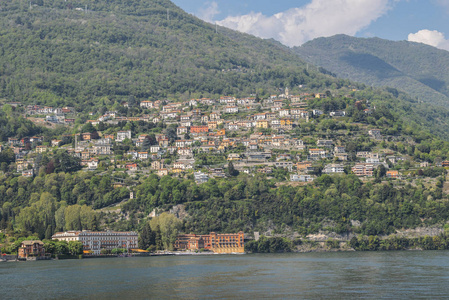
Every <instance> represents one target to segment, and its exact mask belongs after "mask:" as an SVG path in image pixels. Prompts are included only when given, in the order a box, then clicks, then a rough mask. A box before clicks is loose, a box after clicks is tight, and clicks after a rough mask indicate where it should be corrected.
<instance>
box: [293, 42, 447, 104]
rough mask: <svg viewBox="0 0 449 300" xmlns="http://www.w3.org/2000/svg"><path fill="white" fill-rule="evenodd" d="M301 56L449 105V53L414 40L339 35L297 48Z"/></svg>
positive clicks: (334, 70)
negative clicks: (398, 40)
mask: <svg viewBox="0 0 449 300" xmlns="http://www.w3.org/2000/svg"><path fill="white" fill-rule="evenodd" d="M293 50H294V51H295V52H296V53H297V54H298V55H299V57H300V58H302V59H304V60H305V61H307V62H309V63H312V64H315V65H318V66H321V67H323V68H325V69H327V70H329V71H330V72H332V73H335V74H336V75H337V76H339V77H342V78H348V79H351V80H354V81H358V82H362V83H365V84H369V85H374V86H389V87H393V88H397V89H400V90H403V91H405V92H407V93H408V94H410V95H412V96H415V97H418V98H419V100H420V101H424V102H428V103H434V104H438V105H444V106H446V107H447V106H449V72H447V70H449V52H447V51H444V50H439V49H436V48H434V47H431V46H428V45H424V44H420V43H413V42H406V41H400V42H394V41H388V40H383V39H379V38H368V39H365V38H355V37H350V36H346V35H336V36H333V37H329V38H318V39H315V40H312V41H309V42H307V43H305V44H304V45H302V46H300V47H295V48H294V49H293Z"/></svg>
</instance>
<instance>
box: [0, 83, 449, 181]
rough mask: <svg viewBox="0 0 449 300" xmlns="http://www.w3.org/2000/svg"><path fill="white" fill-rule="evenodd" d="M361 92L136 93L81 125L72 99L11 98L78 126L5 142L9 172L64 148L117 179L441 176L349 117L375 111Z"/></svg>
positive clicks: (41, 118)
mask: <svg viewBox="0 0 449 300" xmlns="http://www.w3.org/2000/svg"><path fill="white" fill-rule="evenodd" d="M349 91H350V92H351V90H349ZM355 91H356V90H355V89H354V90H352V93H347V94H345V95H332V94H331V93H330V92H329V91H326V92H307V93H301V94H299V95H290V94H289V91H288V88H287V89H285V91H283V92H282V93H281V94H279V95H272V96H270V97H268V98H266V99H259V98H258V97H253V96H252V97H244V98H236V97H226V96H224V97H220V98H219V99H209V98H202V99H192V100H190V101H184V102H182V101H179V102H177V101H169V100H157V101H149V100H148V101H141V102H140V103H138V102H136V101H135V100H134V101H132V102H133V103H129V102H123V103H122V105H121V107H120V110H115V111H104V112H103V113H98V112H91V113H89V120H87V121H86V122H84V124H77V125H74V124H75V120H76V119H77V113H76V112H75V110H74V109H73V108H70V107H62V108H55V107H42V106H38V105H29V106H26V107H20V104H19V103H9V105H11V106H14V107H15V108H16V109H22V110H23V111H24V115H25V116H26V117H27V118H28V119H30V120H32V121H33V122H34V123H36V124H38V125H45V124H46V125H59V126H66V127H68V128H75V131H77V132H76V133H74V134H70V135H68V134H64V135H61V136H60V137H58V138H56V139H52V140H51V141H48V140H47V141H45V140H44V137H42V136H30V137H23V138H15V137H10V138H8V141H7V143H4V144H3V145H2V147H1V148H0V149H1V150H3V151H4V150H5V149H7V148H11V149H12V150H13V151H14V154H15V165H14V166H13V167H11V166H10V170H11V168H13V169H12V170H13V171H15V172H17V173H18V174H19V175H22V176H25V177H32V176H35V175H37V173H38V172H39V168H41V167H44V169H45V168H47V169H46V172H47V173H48V166H43V165H42V163H41V162H42V156H47V157H51V156H52V154H53V153H56V152H58V151H60V150H63V151H65V152H66V153H68V154H70V155H71V156H72V157H75V158H77V159H78V161H79V164H80V165H81V166H82V167H83V168H84V170H86V171H91V172H97V173H102V172H103V173H104V172H110V173H112V174H115V175H117V174H119V175H117V176H116V177H115V178H116V179H117V180H116V181H115V182H114V183H113V185H114V187H125V186H127V185H126V184H125V183H124V176H123V172H126V173H127V175H129V176H127V177H130V178H137V177H133V176H135V175H148V174H150V173H156V174H157V175H159V176H166V175H170V176H192V175H193V178H194V179H195V181H196V182H197V183H198V184H201V183H203V182H207V181H208V179H209V178H217V177H218V178H223V177H227V176H232V175H235V174H238V173H239V172H244V173H247V174H255V173H262V174H266V175H267V176H268V177H274V178H276V179H278V180H279V181H291V182H305V183H307V182H312V181H313V180H314V179H315V178H316V177H317V176H320V175H321V174H343V173H346V174H349V173H353V174H355V175H357V176H359V177H361V178H364V179H369V178H379V177H385V178H393V179H396V178H407V177H410V176H412V175H413V176H421V177H422V176H424V175H425V174H430V176H431V177H436V176H434V172H424V171H425V170H426V169H428V168H429V167H432V166H434V167H444V166H448V165H449V162H446V161H442V160H441V159H437V160H435V162H434V164H433V165H430V164H429V162H428V161H423V160H413V159H412V157H411V156H409V155H407V153H404V152H406V151H404V149H405V148H404V147H403V146H402V151H401V149H398V147H397V146H396V144H397V143H400V144H402V143H413V142H410V141H409V140H407V137H401V136H398V135H397V134H395V133H393V134H389V132H388V130H389V129H388V128H382V127H379V128H378V127H377V126H375V125H377V124H375V125H371V124H366V122H358V123H350V124H349V125H348V120H349V119H350V117H351V116H352V117H353V116H354V114H362V115H364V117H363V118H365V119H366V118H367V117H369V116H370V115H372V114H373V113H374V112H376V107H374V106H371V105H370V103H369V101H367V100H363V99H358V98H357V97H355V96H354V95H355V93H354V92H355ZM337 108H338V109H337ZM347 110H350V115H348V114H347ZM363 118H362V119H363ZM78 123H79V122H78ZM77 126H78V127H77ZM76 128H78V130H76ZM391 145H394V147H388V146H391ZM399 148H400V147H399ZM411 170H414V171H413V172H412V171H411ZM120 174H121V175H120ZM440 174H441V172H440V173H438V172H437V175H440ZM115 175H114V176H115ZM125 177H126V176H125ZM128 188H129V186H128Z"/></svg>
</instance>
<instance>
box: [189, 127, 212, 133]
mask: <svg viewBox="0 0 449 300" xmlns="http://www.w3.org/2000/svg"><path fill="white" fill-rule="evenodd" d="M208 131H209V126H192V127H190V133H201V132H208Z"/></svg>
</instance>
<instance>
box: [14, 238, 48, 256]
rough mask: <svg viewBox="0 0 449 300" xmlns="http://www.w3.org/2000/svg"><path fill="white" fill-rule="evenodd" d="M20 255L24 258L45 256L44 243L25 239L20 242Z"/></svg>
mask: <svg viewBox="0 0 449 300" xmlns="http://www.w3.org/2000/svg"><path fill="white" fill-rule="evenodd" d="M18 257H19V258H22V259H31V258H33V259H34V258H35V259H40V258H43V257H45V249H44V243H43V242H42V241H23V242H22V244H20V248H19V251H18Z"/></svg>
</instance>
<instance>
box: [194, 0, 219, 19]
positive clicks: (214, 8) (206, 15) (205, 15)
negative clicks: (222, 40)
mask: <svg viewBox="0 0 449 300" xmlns="http://www.w3.org/2000/svg"><path fill="white" fill-rule="evenodd" d="M204 4H205V5H207V6H206V7H205V8H201V9H200V10H199V16H198V17H199V18H200V19H202V20H204V21H206V22H213V20H214V17H215V16H216V15H218V14H219V13H220V10H218V3H217V2H215V1H212V2H205V3H204Z"/></svg>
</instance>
